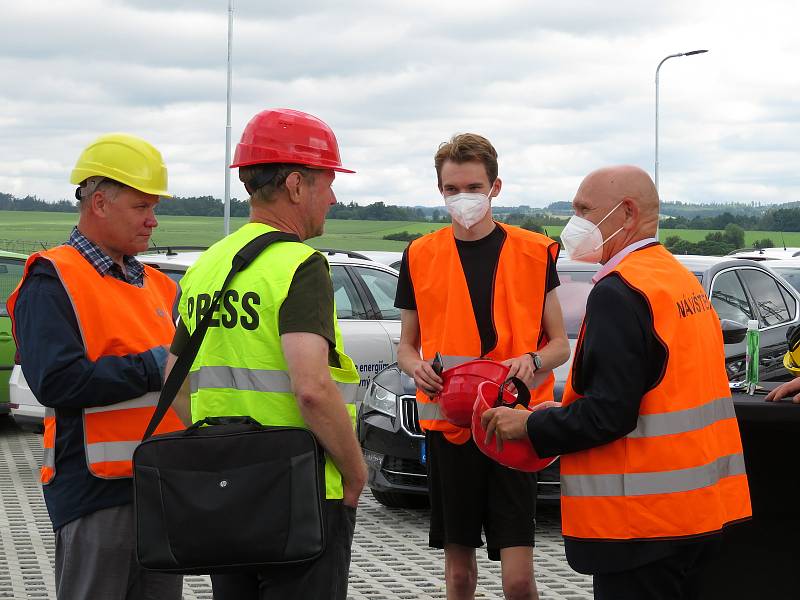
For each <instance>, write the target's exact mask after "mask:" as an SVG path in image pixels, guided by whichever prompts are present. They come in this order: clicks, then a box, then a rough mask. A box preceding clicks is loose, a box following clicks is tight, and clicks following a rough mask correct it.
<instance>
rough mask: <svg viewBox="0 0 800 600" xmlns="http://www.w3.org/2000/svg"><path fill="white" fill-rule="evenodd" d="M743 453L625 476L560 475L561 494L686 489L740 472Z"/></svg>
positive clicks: (629, 493)
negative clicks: (707, 461) (693, 465)
mask: <svg viewBox="0 0 800 600" xmlns="http://www.w3.org/2000/svg"><path fill="white" fill-rule="evenodd" d="M676 451H680V449H679V448H676ZM744 473H745V468H744V456H743V455H742V454H730V455H728V456H723V457H721V458H719V459H717V460H715V461H714V462H711V463H708V464H707V465H701V466H699V467H692V468H689V469H678V470H675V471H658V472H651V473H627V474H624V475H564V474H563V473H562V474H561V494H562V495H563V496H646V495H649V494H671V493H677V492H689V491H691V490H699V489H702V488H705V487H709V486H712V485H715V484H716V483H717V482H718V481H719V480H720V479H724V478H725V477H731V476H733V475H743V474H744Z"/></svg>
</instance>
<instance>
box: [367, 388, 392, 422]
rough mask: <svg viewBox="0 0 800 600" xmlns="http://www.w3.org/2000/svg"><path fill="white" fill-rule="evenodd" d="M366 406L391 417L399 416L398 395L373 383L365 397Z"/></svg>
mask: <svg viewBox="0 0 800 600" xmlns="http://www.w3.org/2000/svg"><path fill="white" fill-rule="evenodd" d="M364 406H365V407H366V408H367V409H368V410H376V411H378V412H380V413H383V414H385V415H388V416H390V417H396V416H397V395H396V394H393V393H392V392H390V391H389V390H387V389H384V388H382V387H381V386H379V385H377V384H375V383H373V384H372V386H371V387H370V389H369V390H368V391H367V394H366V395H365V396H364Z"/></svg>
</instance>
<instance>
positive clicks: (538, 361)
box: [528, 352, 542, 372]
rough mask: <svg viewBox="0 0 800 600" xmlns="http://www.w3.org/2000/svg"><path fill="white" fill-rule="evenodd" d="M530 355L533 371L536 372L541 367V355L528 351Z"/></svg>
mask: <svg viewBox="0 0 800 600" xmlns="http://www.w3.org/2000/svg"><path fill="white" fill-rule="evenodd" d="M528 354H529V355H530V357H531V358H532V359H533V371H534V372H536V371H538V370H539V369H541V368H542V357H541V356H539V355H538V354H536V352H528Z"/></svg>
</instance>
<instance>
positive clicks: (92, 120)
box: [0, 0, 800, 206]
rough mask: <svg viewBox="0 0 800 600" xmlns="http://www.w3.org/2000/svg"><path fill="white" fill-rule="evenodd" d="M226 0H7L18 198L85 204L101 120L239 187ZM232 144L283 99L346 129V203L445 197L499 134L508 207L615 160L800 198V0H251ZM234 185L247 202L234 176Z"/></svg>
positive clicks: (695, 180) (7, 130) (218, 182)
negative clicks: (86, 159)
mask: <svg viewBox="0 0 800 600" xmlns="http://www.w3.org/2000/svg"><path fill="white" fill-rule="evenodd" d="M227 6H228V2H227V0H127V1H125V0H24V1H20V0H0V74H2V79H1V80H0V140H2V141H1V142H0V191H4V192H9V193H13V194H15V195H26V194H34V195H37V196H39V197H42V198H45V199H48V200H57V199H60V198H72V194H73V189H72V187H71V186H70V184H69V182H68V178H69V173H70V170H71V169H72V166H73V165H74V161H75V159H76V158H77V156H78V154H79V153H80V150H81V149H82V148H83V147H84V146H85V145H86V144H87V143H89V142H90V141H91V140H92V139H93V138H94V137H96V136H97V135H99V134H101V133H104V132H109V131H126V132H130V133H134V134H137V135H140V136H142V137H144V138H146V139H147V140H149V141H151V142H152V143H153V144H155V145H156V146H157V147H158V148H159V149H160V150H161V152H162V153H163V155H164V158H165V161H166V163H167V166H168V168H169V178H170V188H171V191H172V193H173V194H176V195H182V196H187V195H207V194H212V195H214V196H217V197H220V198H221V197H222V195H223V190H224V156H225V94H226V90H225V84H226V49H227V19H228V12H227ZM234 15H235V24H234V44H233V58H234V73H233V111H232V131H233V136H232V137H233V143H234V144H235V143H236V141H237V140H238V137H239V135H240V134H241V132H242V129H243V128H244V125H245V124H246V123H247V121H248V120H249V118H250V117H251V116H252V115H254V114H255V113H256V112H258V111H259V110H263V109H265V108H270V107H290V108H296V109H299V110H304V111H306V112H310V113H312V114H314V115H316V116H318V117H320V118H322V119H323V120H325V121H326V122H327V123H328V124H330V125H331V127H332V128H333V129H334V131H335V132H336V135H337V137H338V139H339V145H340V149H341V153H342V157H343V160H344V162H345V166H348V167H351V168H353V169H355V170H356V171H358V173H357V174H355V175H339V177H338V178H337V180H336V183H335V184H334V189H335V190H336V193H337V196H338V198H339V200H340V201H343V202H349V201H356V202H358V203H361V204H365V203H369V202H375V201H378V200H382V201H384V202H387V203H392V204H401V205H417V204H419V205H435V204H437V203H439V202H440V201H441V199H440V197H439V196H438V193H437V190H436V177H435V172H434V169H433V154H434V152H435V151H436V148H437V146H438V144H439V143H440V142H442V141H443V140H446V139H448V138H449V137H450V136H451V135H452V134H453V133H456V132H467V131H469V132H475V133H480V134H482V135H485V136H487V137H488V138H489V139H490V140H491V141H492V142H493V144H494V145H495V147H496V148H497V151H498V153H499V158H500V177H501V178H502V179H503V183H504V186H503V190H502V193H501V196H500V198H499V199H498V201H497V203H498V204H501V205H517V204H529V205H532V206H542V205H544V204H548V203H550V202H553V201H557V200H567V201H571V200H572V197H573V195H574V193H575V190H576V189H577V187H578V184H579V183H580V181H581V179H582V178H583V176H584V175H586V174H587V173H588V172H590V171H591V170H593V169H595V168H598V167H601V166H604V165H609V164H616V163H633V164H636V165H639V166H641V167H643V168H645V169H647V170H648V171H649V172H650V173H651V175H652V172H653V161H654V104H655V86H654V75H655V68H656V65H657V64H658V62H659V61H660V60H661V59H662V58H663V57H664V56H666V55H668V54H673V53H677V52H684V51H688V50H694V49H698V48H708V49H709V50H710V52H709V53H707V54H703V55H698V56H690V57H683V58H674V59H671V60H669V61H668V62H667V63H665V64H664V66H663V67H662V68H661V93H660V100H661V116H660V151H661V161H660V169H659V178H660V188H661V195H662V198H663V199H665V200H673V201H674V200H680V201H684V202H707V201H712V202H724V201H739V202H750V201H756V202H767V203H770V202H786V201H793V200H800V164H799V163H800V160H798V159H800V68H799V67H798V59H800V35H798V34H797V23H798V22H799V21H800V3H798V2H796V0H794V1H793V0H786V1H783V0H759V1H757V2H756V1H752V0H751V1H747V2H744V1H739V0H728V1H723V0H687V1H684V0H670V1H669V2H642V1H640V0H606V1H604V2H600V1H597V0H559V1H558V2H545V1H539V0H492V1H491V2H487V1H485V0H484V1H477V0H460V1H451V0H436V1H435V2H431V1H430V0H402V1H399V2H387V1H382V0H338V1H337V2H332V1H328V2H325V1H322V0H316V1H314V0H274V1H267V0H237V1H236V2H235V12H234ZM231 189H232V195H233V196H234V197H239V198H243V197H245V192H244V189H243V188H242V186H241V184H240V183H239V181H238V179H237V177H236V172H235V171H234V172H233V173H232V178H231Z"/></svg>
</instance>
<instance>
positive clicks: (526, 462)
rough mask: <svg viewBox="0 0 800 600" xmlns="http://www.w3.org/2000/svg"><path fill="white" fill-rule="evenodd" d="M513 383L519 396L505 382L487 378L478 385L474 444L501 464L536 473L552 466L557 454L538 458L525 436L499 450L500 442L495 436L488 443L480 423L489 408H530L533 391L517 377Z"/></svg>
mask: <svg viewBox="0 0 800 600" xmlns="http://www.w3.org/2000/svg"><path fill="white" fill-rule="evenodd" d="M513 381H514V386H515V387H516V388H517V394H518V396H514V395H513V394H512V393H511V392H509V391H508V390H507V389H506V385H505V384H506V383H507V382H503V383H501V384H497V383H495V382H494V381H485V382H483V383H481V384H480V385H479V386H478V398H477V399H476V400H475V408H474V410H473V413H472V439H473V440H475V445H476V446H478V449H480V451H481V452H483V453H484V454H485V455H486V456H488V457H489V458H491V459H492V460H494V461H497V462H498V463H500V464H501V465H504V466H506V467H511V468H512V469H517V470H518V471H527V472H529V473H535V472H536V471H541V470H542V469H545V468H547V467H549V466H550V465H551V464H553V462H555V460H556V459H557V458H558V457H557V456H554V457H551V458H539V455H538V454H536V450H535V449H534V447H533V444H531V441H530V440H529V439H528V438H527V437H525V438H524V439H521V440H503V449H502V450H501V451H500V452H498V451H497V443H496V440H495V439H494V438H492V439H491V440H489V443H488V444H487V443H486V430H485V429H484V428H483V426H482V425H481V417H482V416H483V413H485V412H486V411H487V410H489V409H490V408H494V407H497V406H507V407H509V408H513V407H514V406H516V405H519V404H521V405H522V406H524V407H525V409H526V410H531V409H530V408H529V407H528V402H529V401H530V398H531V394H530V391H528V388H527V387H526V386H525V384H523V383H522V382H521V381H519V380H518V379H516V377H515V378H513ZM548 404H550V403H549V402H543V403H542V404H540V405H538V406H536V407H534V409H533V410H536V409H537V408H539V407H542V408H544V407H545V405H548Z"/></svg>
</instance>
